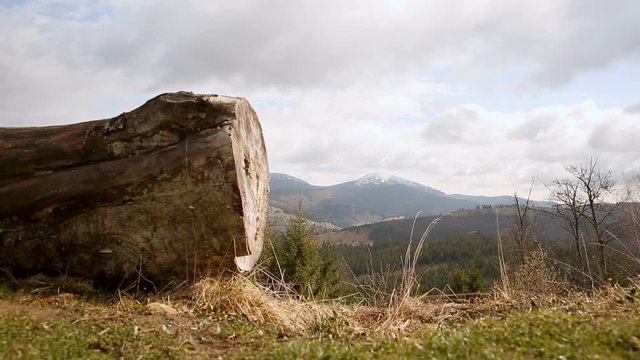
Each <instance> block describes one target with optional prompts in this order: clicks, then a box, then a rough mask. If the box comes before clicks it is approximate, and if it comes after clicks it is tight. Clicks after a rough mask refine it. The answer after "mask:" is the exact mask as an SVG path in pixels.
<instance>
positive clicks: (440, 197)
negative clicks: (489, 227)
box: [269, 173, 513, 227]
mask: <svg viewBox="0 0 640 360" xmlns="http://www.w3.org/2000/svg"><path fill="white" fill-rule="evenodd" d="M269 196H270V198H269V200H270V204H271V206H273V207H275V208H278V209H281V210H282V211H284V212H287V213H292V212H295V211H296V210H297V209H298V208H299V206H300V205H302V209H303V211H304V212H305V215H306V216H307V217H308V218H310V219H311V220H314V221H318V222H328V223H331V224H334V225H336V226H339V227H350V226H356V225H362V224H368V223H373V222H377V221H381V220H384V219H388V218H394V217H405V216H406V217H413V216H415V215H416V214H417V213H418V212H421V215H424V216H427V215H438V214H442V213H446V212H449V211H455V210H459V209H475V208H477V207H479V206H482V205H492V206H496V205H506V206H510V205H512V204H513V197H512V196H471V195H461V194H453V195H447V194H445V193H444V192H442V191H440V190H437V189H434V188H431V187H428V186H425V185H422V184H419V183H416V182H413V181H410V180H407V179H403V178H400V177H397V176H393V175H384V174H378V173H370V174H367V175H365V176H363V177H361V178H359V179H356V180H353V181H348V182H344V183H341V184H336V185H330V186H316V185H311V184H309V183H308V182H306V181H304V180H301V179H298V178H296V177H293V176H290V175H286V174H280V173H272V174H271V192H270V194H269Z"/></svg>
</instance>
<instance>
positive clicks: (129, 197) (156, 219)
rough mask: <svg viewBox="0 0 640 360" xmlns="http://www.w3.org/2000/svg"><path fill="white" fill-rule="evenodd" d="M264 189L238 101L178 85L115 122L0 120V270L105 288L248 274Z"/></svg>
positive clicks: (250, 122) (245, 110) (260, 146)
mask: <svg viewBox="0 0 640 360" xmlns="http://www.w3.org/2000/svg"><path fill="white" fill-rule="evenodd" d="M268 187H269V170H268V163H267V155H266V150H265V145H264V140H263V137H262V130H261V127H260V123H259V122H258V118H257V116H256V113H255V112H254V110H253V109H252V108H251V105H249V103H248V102H247V101H246V100H245V99H243V98H236V97H226V96H217V95H196V94H193V93H186V92H179V93H171V94H163V95H160V96H158V97H156V98H154V99H151V100H149V101H148V102H147V103H145V104H144V105H143V106H141V107H139V108H138V109H135V110H133V111H131V112H128V113H123V114H122V115H120V116H117V117H114V118H112V119H106V120H96V121H89V122H84V123H79V124H73V125H64V126H50V127H41V128H0V267H2V268H4V269H5V270H7V271H10V272H11V273H13V274H14V275H29V274H34V273H39V272H41V273H45V274H53V275H56V274H57V275H69V276H83V277H87V278H90V279H93V280H95V281H96V282H97V283H98V284H101V285H106V286H114V285H116V286H117V285H127V284H126V283H125V282H129V281H138V280H144V281H146V282H152V283H153V284H154V285H156V286H158V285H160V284H163V285H166V284H169V283H170V282H171V281H177V282H182V281H185V280H186V281H192V280H195V279H197V278H199V277H201V276H204V275H211V274H216V273H218V272H220V271H224V270H233V271H235V270H240V271H246V270H249V269H251V268H252V267H253V266H254V264H255V263H256V261H257V259H258V257H259V256H260V253H261V250H262V244H263V234H264V229H265V224H266V215H267V208H268V199H267V194H268Z"/></svg>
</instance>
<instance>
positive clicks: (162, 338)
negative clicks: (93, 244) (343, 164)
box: [0, 281, 640, 359]
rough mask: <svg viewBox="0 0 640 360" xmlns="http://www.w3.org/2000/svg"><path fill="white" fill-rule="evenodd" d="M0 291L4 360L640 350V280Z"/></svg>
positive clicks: (615, 354) (588, 354)
mask: <svg viewBox="0 0 640 360" xmlns="http://www.w3.org/2000/svg"><path fill="white" fill-rule="evenodd" d="M228 286H234V288H233V289H230V288H229V287H228ZM0 290H2V291H0V293H1V295H0V358H2V359H76V358H77V359H85V358H96V359H119V358H122V359H167V358H175V359H187V358H188V359H194V358H195V359H198V358H202V359H209V358H217V357H222V358H229V359H252V358H255V359H298V358H322V359H333V358H336V359H370V358H381V359H406V358H442V359H451V358H453V359H456V358H460V359H505V358H509V359H533V358H536V359H537V358H543V359H589V358H592V359H632V358H639V359H640V316H639V315H640V291H639V290H640V289H638V287H630V288H621V287H616V286H612V287H609V288H606V289H604V290H602V291H601V292H599V293H597V294H594V295H581V294H573V295H567V296H563V297H554V296H547V297H544V298H534V299H533V300H532V299H530V298H529V297H523V298H522V300H508V301H507V300H504V299H498V300H497V299H496V298H486V299H483V300H477V299H476V300H474V301H465V302H461V301H457V302H452V301H442V300H439V301H437V302H434V301H426V300H424V299H422V300H419V299H418V300H416V299H411V301H407V302H404V303H402V304H398V306H397V307H389V308H384V309H372V308H364V307H358V306H347V305H338V304H319V303H318V304H314V303H301V302H299V301H296V300H292V299H278V298H276V297H274V296H271V295H268V294H267V295H265V294H264V293H262V294H259V293H260V292H261V291H262V290H261V289H260V288H258V287H255V286H252V285H251V284H250V283H247V282H243V281H241V282H235V283H233V282H232V283H231V285H229V283H225V284H220V283H216V282H210V283H206V284H201V286H200V287H196V288H195V289H194V290H193V291H194V293H193V294H192V295H189V296H186V297H185V296H182V297H181V298H180V299H178V300H170V298H168V297H166V296H165V297H164V298H162V297H158V298H155V299H143V298H138V299H134V298H131V297H123V296H113V295H111V294H109V295H104V294H95V293H88V294H82V293H78V292H75V293H74V296H71V295H60V296H58V295H51V293H47V292H46V291H45V292H42V291H33V289H31V290H29V289H27V290H26V291H25V290H24V289H23V290H22V292H16V291H14V290H13V289H9V288H8V287H3V288H0ZM234 291H235V292H234ZM56 292H57V291H54V294H55V293H56ZM251 292H254V293H253V295H250V296H247V295H246V294H247V293H251ZM221 294H227V295H226V297H225V295H221ZM256 296H258V297H256ZM149 302H162V303H165V304H167V305H169V306H170V308H169V309H168V310H167V309H166V308H159V309H158V308H152V307H150V306H148V305H147V303H149ZM173 310H175V311H176V312H177V313H173ZM296 319H299V320H300V322H299V323H298V322H296Z"/></svg>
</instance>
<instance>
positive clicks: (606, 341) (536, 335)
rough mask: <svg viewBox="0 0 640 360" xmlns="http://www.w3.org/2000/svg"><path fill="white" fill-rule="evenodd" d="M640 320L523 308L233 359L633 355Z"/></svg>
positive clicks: (294, 343)
mask: <svg viewBox="0 0 640 360" xmlns="http://www.w3.org/2000/svg"><path fill="white" fill-rule="evenodd" d="M639 339H640V322H639V321H638V316H637V314H634V315H632V316H629V317H624V318H617V317H609V316H604V317H593V316H591V315H588V314H570V313H567V312H565V311H557V310H553V311H552V310H544V311H534V312H531V313H529V312H517V313H513V314H510V315H507V316H506V317H496V316H494V317H484V318H481V319H476V320H470V321H467V322H465V323H462V324H459V325H454V326H452V327H449V328H444V329H437V330H433V329H429V330H422V331H419V332H417V333H410V334H409V333H404V334H399V335H397V336H391V335H386V336H377V337H368V338H360V339H346V340H345V339H335V338H332V339H329V338H319V339H311V340H310V339H293V340H289V341H280V342H277V343H274V344H270V345H268V346H267V347H266V348H263V349H261V350H260V351H252V352H246V351H238V352H231V353H229V354H227V356H228V358H233V359H247V358H255V359H299V358H308V359H372V358H373V359H407V358H416V359H425V358H428V359H432V358H435V359H630V358H640V340H639Z"/></svg>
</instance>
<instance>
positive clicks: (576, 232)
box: [545, 178, 586, 270]
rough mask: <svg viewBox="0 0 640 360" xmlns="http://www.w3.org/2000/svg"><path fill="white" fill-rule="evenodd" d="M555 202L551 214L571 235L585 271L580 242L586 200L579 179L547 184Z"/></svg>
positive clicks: (579, 261) (559, 180)
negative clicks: (558, 219)
mask: <svg viewBox="0 0 640 360" xmlns="http://www.w3.org/2000/svg"><path fill="white" fill-rule="evenodd" d="M546 187H547V189H549V192H550V200H551V201H552V202H553V206H552V208H553V211H551V212H548V211H545V212H546V213H549V214H551V215H554V216H557V217H558V218H560V219H561V220H562V221H563V225H562V227H563V228H564V229H566V230H567V231H569V232H570V233H571V236H572V237H573V241H574V244H575V250H576V257H577V259H578V263H579V265H580V268H581V269H582V270H585V262H584V256H585V255H586V254H584V253H583V248H582V245H581V241H580V236H581V233H580V224H581V221H580V219H581V218H582V217H583V215H584V212H585V208H586V206H585V203H584V200H583V199H582V198H581V197H580V183H579V182H578V180H577V179H572V178H563V179H555V180H553V181H552V182H551V183H550V184H546Z"/></svg>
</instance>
